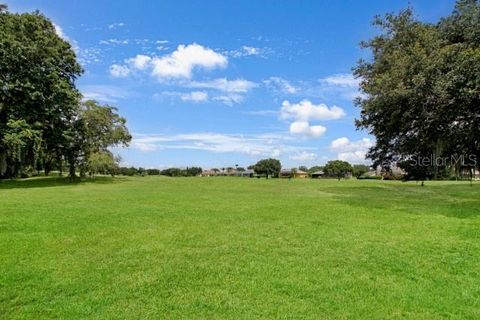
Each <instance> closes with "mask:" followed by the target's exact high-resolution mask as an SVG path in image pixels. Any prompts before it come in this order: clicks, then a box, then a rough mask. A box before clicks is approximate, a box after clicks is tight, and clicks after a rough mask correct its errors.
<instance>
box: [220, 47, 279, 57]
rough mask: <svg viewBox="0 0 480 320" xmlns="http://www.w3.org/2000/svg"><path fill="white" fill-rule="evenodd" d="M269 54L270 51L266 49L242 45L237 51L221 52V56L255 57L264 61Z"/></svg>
mask: <svg viewBox="0 0 480 320" xmlns="http://www.w3.org/2000/svg"><path fill="white" fill-rule="evenodd" d="M271 52H272V49H270V48H267V47H263V48H259V47H254V46H247V45H244V46H241V47H240V48H239V49H234V50H226V51H223V54H224V55H226V56H229V57H232V58H242V57H250V56H257V57H260V58H264V59H265V58H267V56H268V55H269V54H270V53H271Z"/></svg>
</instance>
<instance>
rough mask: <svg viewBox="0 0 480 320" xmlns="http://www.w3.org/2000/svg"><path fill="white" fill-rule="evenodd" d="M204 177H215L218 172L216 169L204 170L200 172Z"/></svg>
mask: <svg viewBox="0 0 480 320" xmlns="http://www.w3.org/2000/svg"><path fill="white" fill-rule="evenodd" d="M200 175H201V176H202V177H215V176H218V172H217V171H215V170H203V172H202V173H201V174H200Z"/></svg>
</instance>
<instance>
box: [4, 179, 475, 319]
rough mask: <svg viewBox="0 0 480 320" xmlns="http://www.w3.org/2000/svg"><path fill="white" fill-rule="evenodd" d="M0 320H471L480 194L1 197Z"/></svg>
mask: <svg viewBox="0 0 480 320" xmlns="http://www.w3.org/2000/svg"><path fill="white" fill-rule="evenodd" d="M0 318H2V319H43V318H57V319H60V318H62V319H82V318H88V319H147V318H149V319H257V318H258V319H328V318H330V319H333V318H335V319H356V318H359V319H385V318H410V319H438V318H453V319H478V318H480V184H479V183H474V184H473V186H470V185H469V183H468V182H427V184H426V186H425V187H423V188H422V187H420V186H419V185H417V184H416V183H402V182H391V181H356V180H351V181H336V180H291V181H289V180H278V179H270V180H264V179H262V180H259V179H248V178H165V177H145V178H141V177H137V178H122V177H119V178H115V179H113V180H112V179H109V178H100V179H98V180H97V181H96V182H86V183H78V184H68V183H65V182H64V181H63V180H58V179H51V178H50V179H41V178H40V179H27V180H21V181H13V182H8V181H7V182H1V183H0Z"/></svg>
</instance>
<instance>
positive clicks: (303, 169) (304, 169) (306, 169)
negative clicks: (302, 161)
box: [298, 166, 308, 172]
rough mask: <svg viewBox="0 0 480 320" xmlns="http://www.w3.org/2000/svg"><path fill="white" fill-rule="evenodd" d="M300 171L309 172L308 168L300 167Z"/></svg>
mask: <svg viewBox="0 0 480 320" xmlns="http://www.w3.org/2000/svg"><path fill="white" fill-rule="evenodd" d="M298 170H301V171H305V172H308V168H307V167H306V166H300V167H298Z"/></svg>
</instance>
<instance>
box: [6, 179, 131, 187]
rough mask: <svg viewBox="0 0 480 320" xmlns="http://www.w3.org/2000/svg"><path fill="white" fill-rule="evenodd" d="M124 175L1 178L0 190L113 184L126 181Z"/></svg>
mask: <svg viewBox="0 0 480 320" xmlns="http://www.w3.org/2000/svg"><path fill="white" fill-rule="evenodd" d="M125 180H126V178H124V177H104V176H102V177H95V179H90V178H82V179H80V178H77V179H75V180H70V179H69V178H67V177H58V176H56V177H55V176H53V177H35V178H26V179H12V180H0V190H2V189H23V188H49V187H59V186H71V185H83V184H113V183H118V182H123V181H125Z"/></svg>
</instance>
